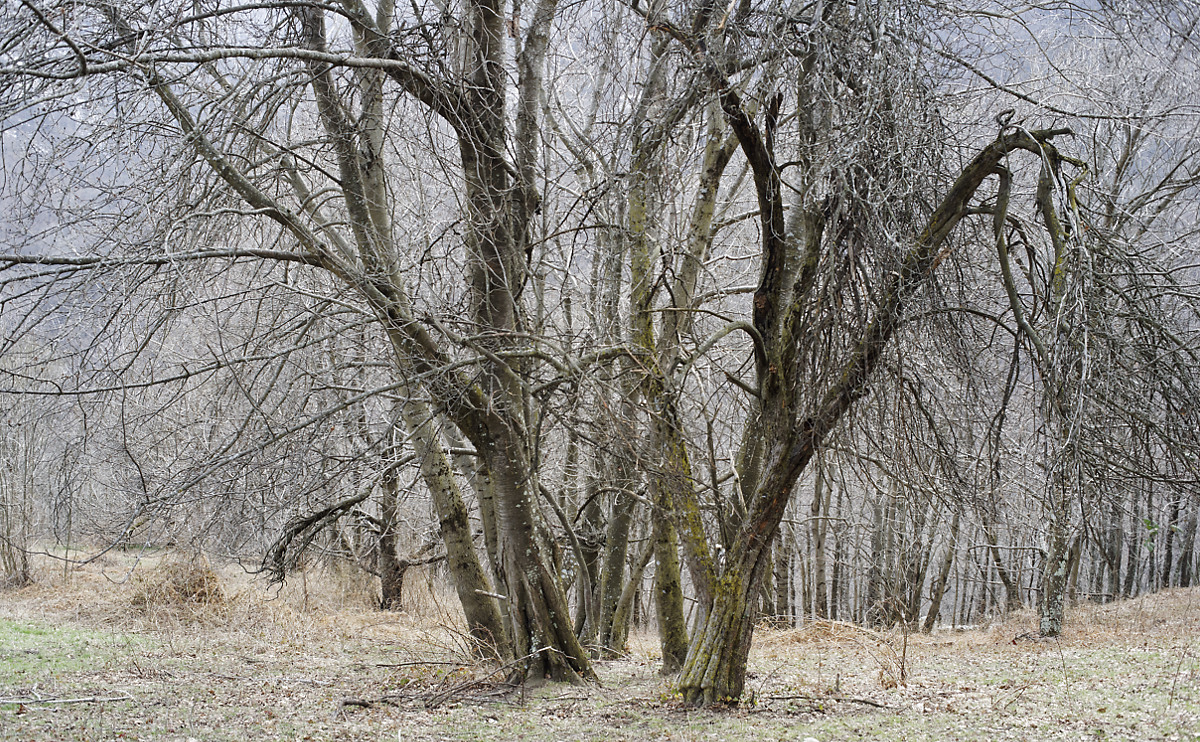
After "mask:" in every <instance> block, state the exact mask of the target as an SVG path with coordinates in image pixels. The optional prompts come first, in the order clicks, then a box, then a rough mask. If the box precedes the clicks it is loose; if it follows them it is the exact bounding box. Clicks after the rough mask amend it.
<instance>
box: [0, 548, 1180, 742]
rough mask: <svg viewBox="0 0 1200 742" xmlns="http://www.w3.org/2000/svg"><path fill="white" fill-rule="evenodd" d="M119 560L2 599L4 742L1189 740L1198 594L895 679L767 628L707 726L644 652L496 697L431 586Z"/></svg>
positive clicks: (894, 637)
mask: <svg viewBox="0 0 1200 742" xmlns="http://www.w3.org/2000/svg"><path fill="white" fill-rule="evenodd" d="M133 561H134V557H133V556H131V555H125V554H112V555H109V556H107V557H106V558H105V559H102V560H100V561H98V562H96V563H93V564H91V565H89V566H88V567H86V568H84V569H80V570H76V571H74V572H70V573H68V574H67V575H66V577H65V578H64V576H63V572H62V571H61V568H58V569H51V568H49V567H48V566H46V565H41V569H40V571H39V572H38V578H39V579H38V581H37V582H36V583H35V584H34V585H31V586H28V587H25V588H21V589H19V590H10V591H8V592H6V593H5V594H4V595H3V599H2V600H0V739H3V740H22V741H23V740H39V741H40V740H72V741H74V740H91V739H96V740H101V739H103V740H114V739H120V740H171V741H172V742H174V741H176V740H178V741H179V742H184V741H185V740H189V739H194V740H204V741H206V742H207V741H208V740H213V741H218V740H306V739H307V740H364V739H369V740H394V739H399V740H404V741H405V742H409V741H413V742H415V741H418V740H420V741H425V742H433V741H434V740H438V741H441V740H447V741H449V740H497V741H499V740H505V741H508V740H530V741H531V742H540V741H543V740H547V741H548V740H569V741H572V742H588V741H590V740H597V741H598V740H605V741H607V740H631V741H632V740H678V741H686V740H754V741H755V742H773V741H774V740H796V741H797V742H801V741H803V740H806V739H810V738H811V739H816V740H818V741H819V742H828V741H829V740H856V739H881V740H949V739H954V740H1009V739H1011V740H1029V739H1038V740H1042V739H1045V740H1089V741H1091V740H1109V739H1112V740H1116V739H1121V740H1200V638H1198V637H1200V610H1198V609H1200V590H1172V591H1166V592H1164V593H1160V594H1158V595H1154V596H1147V597H1144V598H1138V599H1136V600H1131V601H1126V602H1123V603H1117V604H1113V605H1108V606H1084V607H1080V608H1077V609H1075V610H1074V611H1072V612H1071V614H1070V615H1069V617H1068V618H1069V624H1068V629H1067V633H1066V636H1065V637H1064V638H1063V639H1061V640H1059V641H1051V642H1040V641H1017V642H1016V643H1014V641H1013V640H1014V638H1015V637H1018V636H1019V635H1021V634H1022V633H1024V632H1027V631H1029V630H1030V629H1031V627H1032V626H1033V617H1032V615H1018V616H1013V617H1010V618H1009V619H1008V620H1006V621H1004V622H1000V623H995V624H993V625H992V626H990V627H988V628H986V629H980V630H974V631H969V632H938V633H935V634H933V635H931V636H921V635H913V636H910V637H909V638H908V651H907V654H906V656H905V659H904V667H903V673H901V667H900V664H899V663H900V655H899V648H900V646H901V644H902V641H903V637H902V636H900V635H899V634H898V633H878V632H871V631H867V630H863V629H859V628H856V627H853V626H849V625H845V624H837V623H818V624H808V625H806V626H805V627H802V628H799V629H790V630H761V631H759V632H758V633H757V634H756V641H755V647H754V652H753V654H752V657H751V675H750V677H749V681H748V684H747V687H748V690H749V695H750V696H751V697H752V699H753V700H752V701H750V702H748V703H746V704H744V705H743V706H742V707H739V708H736V709H729V710H721V711H709V710H693V709H687V708H685V707H684V706H682V704H680V702H679V700H678V697H677V696H676V695H675V694H674V693H673V689H672V687H671V684H670V682H669V681H668V680H664V679H663V678H661V677H660V676H659V675H658V672H657V670H658V667H657V663H656V656H657V646H656V644H657V642H656V640H655V638H654V637H652V636H645V635H641V636H635V637H634V639H633V641H632V642H631V646H630V648H629V650H630V651H629V654H628V656H627V657H625V658H624V659H622V660H619V661H614V662H606V663H601V664H600V666H599V668H598V669H599V675H600V678H601V681H602V683H603V685H602V686H601V687H590V686H589V687H571V686H561V685H546V686H542V687H539V688H532V687H527V688H523V689H520V690H518V691H516V692H511V693H503V694H502V693H498V692H496V686H495V684H494V683H492V682H490V680H491V679H492V677H493V676H492V675H491V673H492V671H493V668H488V667H483V666H478V665H476V664H474V663H473V662H471V661H470V659H469V657H467V656H466V654H465V651H464V647H465V644H464V642H463V641H462V631H461V627H460V626H458V624H457V619H456V611H455V610H454V601H453V599H452V598H451V597H450V596H449V595H448V594H447V593H445V592H443V591H442V590H440V589H438V587H437V586H436V585H432V584H430V583H429V582H423V581H421V580H419V579H418V580H410V583H412V584H411V585H410V587H411V593H410V595H409V596H408V602H409V604H410V606H411V607H410V610H409V611H408V612H401V613H390V614H385V613H380V612H378V611H374V610H372V608H371V600H372V597H373V596H372V594H371V591H370V586H369V585H367V584H365V583H363V582H361V581H358V580H356V579H354V578H352V577H349V576H347V575H337V574H328V573H320V572H314V573H310V574H307V575H305V576H304V578H303V579H295V580H292V581H290V582H289V584H288V586H286V587H285V588H284V589H283V590H280V591H268V590H265V589H264V586H263V585H261V584H260V583H257V582H255V581H254V580H253V579H251V578H249V577H247V576H246V575H244V573H241V571H240V570H238V569H237V568H236V567H223V568H217V567H213V566H212V565H208V564H207V563H197V564H194V565H192V567H194V568H195V569H196V570H198V573H196V574H189V572H188V563H185V562H181V561H180V560H179V559H178V558H177V557H174V556H172V555H170V554H159V555H154V556H152V557H145V558H143V559H141V564H140V566H139V567H138V570H137V571H136V572H133V573H132V574H131V572H130V568H131V566H132V563H133ZM180 586H185V587H186V586H193V587H194V586H199V587H195V588H194V589H192V588H186V589H185V588H184V587H180ZM218 588H219V589H218ZM901 677H903V680H904V682H903V683H899V682H897V681H898V680H899V679H900V678H901ZM95 699H110V700H100V701H98V700H95ZM112 699H115V700H112ZM50 701H57V702H58V703H51V702H50ZM71 701H76V702H74V703H72V702H71Z"/></svg>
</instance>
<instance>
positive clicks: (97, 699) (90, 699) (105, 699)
mask: <svg viewBox="0 0 1200 742" xmlns="http://www.w3.org/2000/svg"><path fill="white" fill-rule="evenodd" d="M132 700H133V696H131V695H128V694H126V695H123V696H111V697H110V696H87V697H84V698H0V703H19V704H21V705H23V706H30V705H32V704H35V703H45V704H51V703H59V704H67V703H109V702H112V701H132Z"/></svg>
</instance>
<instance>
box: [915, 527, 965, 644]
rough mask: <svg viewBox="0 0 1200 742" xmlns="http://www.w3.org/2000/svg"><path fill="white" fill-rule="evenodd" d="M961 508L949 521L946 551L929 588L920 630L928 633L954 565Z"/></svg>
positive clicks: (944, 593) (933, 623)
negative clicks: (927, 606)
mask: <svg viewBox="0 0 1200 742" xmlns="http://www.w3.org/2000/svg"><path fill="white" fill-rule="evenodd" d="M961 512H962V511H961V510H959V509H958V508H955V509H954V518H953V519H951V521H950V535H949V536H948V537H947V540H946V553H945V554H943V555H942V563H941V566H940V567H939V568H938V573H937V576H936V577H935V578H934V580H933V584H932V585H931V586H930V588H929V612H928V613H926V614H925V624H924V625H923V626H922V627H921V630H922V631H923V632H925V633H926V634H928V633H929V632H931V631H933V627H934V626H935V625H936V624H937V619H938V614H940V613H941V611H942V598H943V597H944V596H945V595H946V585H947V584H948V583H949V581H950V570H951V568H952V567H953V565H954V553H955V551H956V550H957V549H958V524H959V517H960V515H961Z"/></svg>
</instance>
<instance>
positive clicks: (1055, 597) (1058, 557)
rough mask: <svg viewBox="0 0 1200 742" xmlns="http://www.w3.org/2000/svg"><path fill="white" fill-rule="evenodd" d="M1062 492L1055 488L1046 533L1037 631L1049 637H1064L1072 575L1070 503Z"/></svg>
mask: <svg viewBox="0 0 1200 742" xmlns="http://www.w3.org/2000/svg"><path fill="white" fill-rule="evenodd" d="M1063 490H1064V488H1063V487H1062V486H1061V484H1056V485H1055V492H1054V503H1053V505H1052V506H1051V508H1050V511H1051V512H1050V526H1049V528H1050V532H1049V533H1048V534H1047V544H1046V555H1045V561H1044V563H1043V565H1042V591H1041V601H1040V605H1039V608H1040V612H1041V621H1040V622H1039V624H1038V630H1039V632H1040V633H1041V635H1042V636H1047V637H1051V636H1061V635H1062V629H1063V607H1064V603H1065V602H1066V597H1067V580H1068V578H1069V577H1070V573H1071V540H1070V534H1069V533H1068V531H1067V518H1068V515H1069V511H1067V509H1068V508H1070V501H1069V500H1068V499H1067V495H1066V492H1065V491H1063ZM1064 511H1066V512H1064Z"/></svg>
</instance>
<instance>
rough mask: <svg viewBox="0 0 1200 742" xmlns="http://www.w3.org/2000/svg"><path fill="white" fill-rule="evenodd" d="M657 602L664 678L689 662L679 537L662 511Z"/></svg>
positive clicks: (657, 532) (657, 525) (657, 533)
mask: <svg viewBox="0 0 1200 742" xmlns="http://www.w3.org/2000/svg"><path fill="white" fill-rule="evenodd" d="M652 538H653V539H654V558H655V568H654V602H655V605H656V608H657V611H658V634H659V642H660V644H661V647H662V656H663V666H662V673H663V674H664V675H668V674H672V673H675V672H678V671H679V668H681V667H683V662H684V660H685V659H686V658H687V649H688V636H687V621H686V619H685V618H684V615H683V585H682V584H681V580H680V572H679V537H678V536H677V535H676V533H675V524H674V523H673V522H672V519H671V517H670V516H669V515H668V514H667V513H666V512H663V511H662V510H658V511H657V512H656V513H655V516H654V532H653V536H652Z"/></svg>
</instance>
